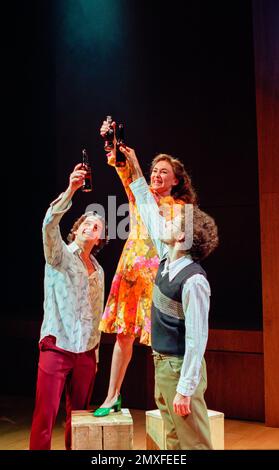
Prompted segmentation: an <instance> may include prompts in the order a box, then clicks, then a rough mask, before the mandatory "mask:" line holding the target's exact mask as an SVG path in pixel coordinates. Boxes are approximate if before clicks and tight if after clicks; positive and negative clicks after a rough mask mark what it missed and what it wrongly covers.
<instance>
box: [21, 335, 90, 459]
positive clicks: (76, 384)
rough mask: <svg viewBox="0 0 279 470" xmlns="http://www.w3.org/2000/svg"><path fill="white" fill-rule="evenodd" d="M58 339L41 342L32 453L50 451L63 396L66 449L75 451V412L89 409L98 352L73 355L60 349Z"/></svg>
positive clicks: (31, 443) (31, 441)
mask: <svg viewBox="0 0 279 470" xmlns="http://www.w3.org/2000/svg"><path fill="white" fill-rule="evenodd" d="M55 341H56V340H55V338H54V337H53V336H47V337H45V338H44V339H43V340H42V341H41V342H40V345H39V346H40V358H39V365H38V378H37V390H36V404H35V410H34V414H33V421H32V427H31V435H30V450H49V449H50V448H51V435H52V430H53V427H54V424H55V420H56V416H57V413H58V409H59V405H60V400H61V395H62V392H63V389H64V387H65V386H66V387H65V393H66V413H67V416H66V429H65V447H66V449H67V450H70V449H71V412H72V410H82V409H86V408H87V407H88V405H89V401H90V398H91V394H92V390H93V385H94V380H95V373H96V357H95V350H94V349H91V350H90V351H86V352H84V353H72V352H68V351H65V350H63V349H60V348H58V347H57V346H56V345H55Z"/></svg>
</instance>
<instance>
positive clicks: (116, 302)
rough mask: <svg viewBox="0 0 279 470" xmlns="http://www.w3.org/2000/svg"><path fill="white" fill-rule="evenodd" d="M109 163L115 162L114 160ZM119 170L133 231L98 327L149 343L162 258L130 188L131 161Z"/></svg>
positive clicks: (169, 199)
mask: <svg viewBox="0 0 279 470" xmlns="http://www.w3.org/2000/svg"><path fill="white" fill-rule="evenodd" d="M109 164H110V165H113V160H112V159H111V160H110V161H109ZM116 170H117V173H118V175H119V176H120V178H121V181H122V183H123V186H124V188H125V191H126V193H127V196H128V200H129V210H130V234H129V237H128V239H127V241H126V243H125V245H124V248H123V251H122V254H121V256H120V259H119V262H118V266H117V269H116V273H115V275H114V278H113V280H112V284H111V289H110V293H109V296H108V299H107V303H106V307H105V311H104V314H103V316H102V319H101V322H100V325H99V329H100V330H101V331H103V332H104V333H118V334H120V333H122V334H127V335H131V336H133V337H139V338H140V342H141V343H142V344H146V345H150V333H151V318H150V317H151V304H152V291H153V285H154V281H155V277H156V274H157V270H158V266H159V258H158V256H157V252H156V248H155V247H154V245H153V243H152V241H151V239H150V238H149V236H148V233H147V230H146V228H145V226H144V224H143V222H142V220H141V217H140V215H139V212H138V210H137V206H136V203H135V198H134V196H133V194H132V192H131V190H130V188H129V184H130V183H131V182H132V177H131V171H130V167H129V164H128V162H127V163H126V166H125V167H116ZM174 202H175V203H181V201H174V199H173V198H172V197H171V196H168V197H164V198H161V199H160V200H159V202H158V204H159V206H160V205H162V204H164V205H166V204H168V205H169V204H170V205H171V204H173V203H174Z"/></svg>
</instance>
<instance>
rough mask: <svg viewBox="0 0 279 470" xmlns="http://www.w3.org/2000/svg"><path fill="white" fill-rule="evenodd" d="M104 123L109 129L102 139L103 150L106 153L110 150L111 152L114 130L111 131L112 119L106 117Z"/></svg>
mask: <svg viewBox="0 0 279 470" xmlns="http://www.w3.org/2000/svg"><path fill="white" fill-rule="evenodd" d="M106 121H107V123H108V124H109V129H108V131H107V132H106V134H105V136H104V139H105V145H104V149H105V150H106V152H110V150H113V148H114V129H113V126H112V125H111V124H112V117H111V116H107V119H106Z"/></svg>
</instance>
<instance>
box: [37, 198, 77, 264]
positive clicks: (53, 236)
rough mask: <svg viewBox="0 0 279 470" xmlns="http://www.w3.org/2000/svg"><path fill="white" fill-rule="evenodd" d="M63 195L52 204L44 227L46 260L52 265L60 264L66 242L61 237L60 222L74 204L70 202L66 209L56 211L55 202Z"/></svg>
mask: <svg viewBox="0 0 279 470" xmlns="http://www.w3.org/2000/svg"><path fill="white" fill-rule="evenodd" d="M61 197H62V194H61V195H60V196H59V197H58V198H57V199H56V200H55V201H53V202H52V203H51V204H50V207H49V208H48V210H47V213H46V215H45V218H44V221H43V228H42V231H43V246H44V255H45V260H46V262H47V263H48V264H51V265H52V266H57V265H58V264H60V263H61V260H62V257H63V251H64V249H65V244H64V242H63V240H62V237H61V233H60V227H59V222H60V220H61V218H62V217H63V215H64V214H65V212H67V211H68V210H69V208H70V207H71V205H72V203H71V202H70V203H69V204H68V205H67V207H66V208H65V209H64V210H60V211H55V204H56V203H57V202H59V201H60V199H61Z"/></svg>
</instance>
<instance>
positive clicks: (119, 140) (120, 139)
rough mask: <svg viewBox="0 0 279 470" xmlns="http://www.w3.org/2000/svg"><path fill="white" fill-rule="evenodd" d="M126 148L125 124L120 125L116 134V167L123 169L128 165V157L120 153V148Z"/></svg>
mask: <svg viewBox="0 0 279 470" xmlns="http://www.w3.org/2000/svg"><path fill="white" fill-rule="evenodd" d="M121 146H122V147H125V144H124V126H123V124H119V125H118V128H117V132H116V158H115V166H117V167H123V166H125V165H126V157H125V155H124V154H123V153H122V152H120V150H119V147H121Z"/></svg>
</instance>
